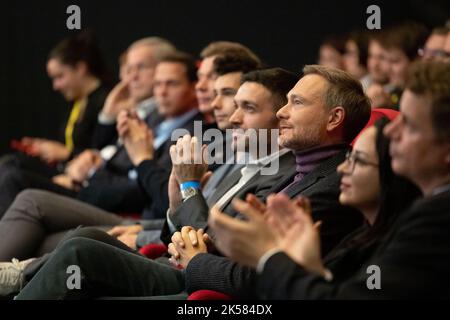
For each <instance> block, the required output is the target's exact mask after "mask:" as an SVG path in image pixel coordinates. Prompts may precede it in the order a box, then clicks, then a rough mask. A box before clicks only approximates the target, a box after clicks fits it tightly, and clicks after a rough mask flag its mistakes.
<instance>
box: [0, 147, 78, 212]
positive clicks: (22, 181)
mask: <svg viewBox="0 0 450 320" xmlns="http://www.w3.org/2000/svg"><path fill="white" fill-rule="evenodd" d="M0 163H1V164H0V189H1V192H0V218H1V217H2V216H3V215H4V214H5V212H6V210H7V209H8V208H9V207H10V205H11V204H12V203H13V201H14V199H15V198H16V196H17V195H18V194H19V193H20V192H21V191H23V190H25V189H28V188H35V189H42V190H48V191H51V192H54V193H57V194H61V195H64V196H67V197H71V198H74V197H76V195H77V193H76V192H75V191H72V190H69V189H66V188H64V187H61V186H59V185H57V184H54V183H53V182H52V179H51V178H52V177H53V176H55V175H57V174H58V173H59V172H58V170H57V169H56V168H52V167H49V166H47V165H46V164H45V163H43V162H42V161H40V160H38V159H35V158H31V157H27V156H25V155H21V154H13V155H9V156H4V157H3V158H2V160H1V161H0Z"/></svg>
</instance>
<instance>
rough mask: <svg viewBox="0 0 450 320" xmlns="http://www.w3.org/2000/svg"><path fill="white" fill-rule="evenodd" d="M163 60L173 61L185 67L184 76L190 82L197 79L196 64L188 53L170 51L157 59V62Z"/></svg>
mask: <svg viewBox="0 0 450 320" xmlns="http://www.w3.org/2000/svg"><path fill="white" fill-rule="evenodd" d="M163 62H173V63H179V64H182V65H183V66H184V67H185V68H186V76H187V78H188V79H189V81H190V82H196V81H197V66H196V63H195V60H194V58H193V57H192V56H191V55H190V54H188V53H186V52H182V51H176V52H172V53H169V54H167V55H165V56H163V57H162V58H161V59H160V60H159V63H163ZM159 63H158V64H159Z"/></svg>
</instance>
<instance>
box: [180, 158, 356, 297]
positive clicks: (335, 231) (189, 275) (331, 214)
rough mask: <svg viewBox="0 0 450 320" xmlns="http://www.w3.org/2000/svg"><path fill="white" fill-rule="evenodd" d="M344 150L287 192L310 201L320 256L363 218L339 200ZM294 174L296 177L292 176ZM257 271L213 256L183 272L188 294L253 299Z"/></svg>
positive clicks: (202, 256) (278, 188)
mask: <svg viewBox="0 0 450 320" xmlns="http://www.w3.org/2000/svg"><path fill="white" fill-rule="evenodd" d="M345 153H346V150H343V151H342V152H340V153H339V154H337V155H336V156H334V157H331V158H329V159H328V160H325V161H324V162H323V163H321V164H320V165H318V166H317V167H316V168H315V169H314V170H313V171H312V172H310V173H309V174H308V175H306V176H305V177H304V178H303V179H302V180H301V181H300V182H299V183H298V184H297V185H294V186H292V187H291V188H290V189H289V190H288V194H289V196H291V197H295V196H297V195H299V194H302V195H304V196H307V197H308V198H309V199H310V200H311V205H312V211H313V218H314V220H315V221H319V220H321V221H322V227H321V241H322V254H323V255H326V254H327V253H328V251H329V250H330V249H331V248H333V247H334V246H336V245H337V244H338V243H339V242H340V241H341V240H342V239H343V238H344V237H345V236H346V235H348V234H349V233H350V232H352V231H354V230H355V229H356V228H358V227H359V226H361V224H362V221H363V220H362V215H361V214H360V213H359V212H358V211H356V210H353V209H351V208H348V207H344V206H341V205H340V204H339V201H338V197H339V184H340V178H339V176H338V174H337V171H336V169H337V166H338V165H339V164H340V163H342V162H343V161H344V158H345ZM294 175H295V174H294ZM294 175H292V176H290V177H287V178H286V179H284V180H283V181H281V182H280V183H279V184H277V185H275V186H274V187H273V188H272V189H271V190H270V191H269V192H268V193H267V194H270V193H276V192H280V191H281V190H283V189H284V188H285V187H286V186H287V185H289V184H290V182H292V181H293V178H294ZM255 285H256V272H255V271H254V270H253V269H250V268H246V267H242V266H240V265H239V264H237V263H234V262H232V261H231V260H229V259H228V258H225V257H220V256H217V255H213V254H210V253H208V254H198V255H197V256H195V257H194V258H193V259H192V260H191V261H190V263H189V265H188V267H187V270H186V288H187V290H188V292H193V291H196V290H200V289H209V290H216V291H220V292H223V293H226V294H229V295H231V296H233V297H240V298H254V297H256V292H255Z"/></svg>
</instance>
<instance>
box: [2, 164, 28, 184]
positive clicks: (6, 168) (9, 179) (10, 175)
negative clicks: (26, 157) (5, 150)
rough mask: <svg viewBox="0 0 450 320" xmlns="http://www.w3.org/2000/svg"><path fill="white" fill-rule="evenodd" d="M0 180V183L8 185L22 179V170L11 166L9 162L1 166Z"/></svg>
mask: <svg viewBox="0 0 450 320" xmlns="http://www.w3.org/2000/svg"><path fill="white" fill-rule="evenodd" d="M0 172H1V175H0V180H1V183H2V185H5V186H7V187H9V185H11V184H14V183H17V182H20V181H22V179H23V178H22V177H23V172H22V170H21V169H20V168H17V167H14V166H11V165H9V164H6V165H3V166H2V167H1V171H0Z"/></svg>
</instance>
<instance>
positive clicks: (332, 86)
mask: <svg viewBox="0 0 450 320" xmlns="http://www.w3.org/2000/svg"><path fill="white" fill-rule="evenodd" d="M309 74H316V75H319V76H321V77H323V78H325V80H327V81H328V84H329V86H328V88H327V90H326V92H325V96H324V100H325V105H326V106H327V108H329V109H332V108H334V107H338V106H341V107H343V108H344V110H345V119H344V124H343V125H344V130H343V132H344V133H343V135H344V136H343V139H344V141H345V142H348V143H350V142H352V141H353V139H354V138H355V137H356V136H357V135H358V133H359V132H360V131H361V130H362V129H363V128H364V126H365V125H366V123H367V121H369V118H370V110H371V109H370V100H369V98H368V97H367V96H366V95H365V94H364V90H363V88H362V85H361V82H359V81H358V80H357V79H355V78H353V77H352V76H351V75H350V74H348V73H347V72H345V71H342V70H339V69H334V68H328V67H324V66H319V65H309V66H305V68H304V69H303V75H304V76H306V75H309Z"/></svg>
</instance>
